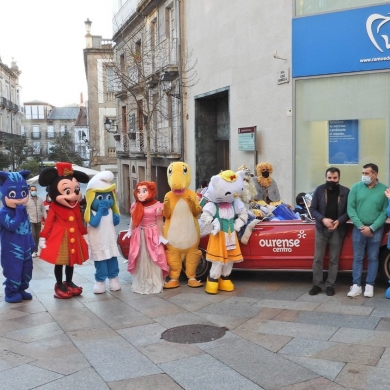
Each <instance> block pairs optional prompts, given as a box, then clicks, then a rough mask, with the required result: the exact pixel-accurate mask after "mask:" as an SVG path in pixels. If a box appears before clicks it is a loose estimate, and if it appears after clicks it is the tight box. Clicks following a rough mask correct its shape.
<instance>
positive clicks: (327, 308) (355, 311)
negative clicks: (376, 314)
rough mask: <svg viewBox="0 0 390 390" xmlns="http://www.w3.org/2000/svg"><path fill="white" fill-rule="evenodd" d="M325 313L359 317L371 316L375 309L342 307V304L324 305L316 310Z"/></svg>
mask: <svg viewBox="0 0 390 390" xmlns="http://www.w3.org/2000/svg"><path fill="white" fill-rule="evenodd" d="M315 310H316V311H320V312H323V313H334V314H344V315H357V316H369V315H370V314H371V313H372V311H373V308H372V307H366V306H350V305H342V304H340V303H328V302H327V303H322V304H321V305H319V306H318V307H317V308H316V309H315Z"/></svg>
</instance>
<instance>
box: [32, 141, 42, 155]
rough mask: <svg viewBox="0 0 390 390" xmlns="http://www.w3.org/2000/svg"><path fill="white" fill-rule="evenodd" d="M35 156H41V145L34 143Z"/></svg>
mask: <svg viewBox="0 0 390 390" xmlns="http://www.w3.org/2000/svg"><path fill="white" fill-rule="evenodd" d="M33 154H41V143H40V142H33Z"/></svg>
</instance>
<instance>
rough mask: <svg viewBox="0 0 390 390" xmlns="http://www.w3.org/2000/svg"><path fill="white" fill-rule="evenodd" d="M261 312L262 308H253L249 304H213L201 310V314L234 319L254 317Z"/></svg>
mask: <svg viewBox="0 0 390 390" xmlns="http://www.w3.org/2000/svg"><path fill="white" fill-rule="evenodd" d="M259 311H260V307H256V306H253V305H251V304H247V303H233V304H228V303H225V301H224V302H221V303H213V304H211V305H208V306H206V307H204V308H202V309H200V310H198V312H199V313H208V314H218V315H229V316H232V317H240V318H241V317H252V316H255V315H256V314H257V313H258V312H259Z"/></svg>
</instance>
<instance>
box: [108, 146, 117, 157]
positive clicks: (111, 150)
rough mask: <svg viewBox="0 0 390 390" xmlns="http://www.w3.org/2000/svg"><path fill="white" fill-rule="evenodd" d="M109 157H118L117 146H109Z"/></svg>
mask: <svg viewBox="0 0 390 390" xmlns="http://www.w3.org/2000/svg"><path fill="white" fill-rule="evenodd" d="M108 157H116V148H108Z"/></svg>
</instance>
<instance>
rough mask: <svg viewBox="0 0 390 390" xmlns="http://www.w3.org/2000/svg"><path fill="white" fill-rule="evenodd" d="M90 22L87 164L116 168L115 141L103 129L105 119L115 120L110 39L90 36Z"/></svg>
mask: <svg viewBox="0 0 390 390" xmlns="http://www.w3.org/2000/svg"><path fill="white" fill-rule="evenodd" d="M91 25H92V22H91V21H90V20H89V19H87V20H86V22H85V27H86V32H87V34H86V35H85V41H86V45H85V49H84V68H85V75H86V78H87V85H88V102H87V111H88V126H89V144H88V146H89V153H90V160H91V167H94V168H95V169H98V170H99V169H100V170H102V169H110V170H111V171H114V172H115V171H116V162H117V160H116V141H115V138H114V135H113V133H109V132H107V131H106V130H105V127H104V123H105V121H106V120H107V119H108V120H110V121H113V122H112V128H113V129H114V125H115V121H116V114H117V111H116V100H115V85H114V83H113V82H112V71H111V65H112V55H113V49H112V44H113V43H112V40H111V39H103V38H102V37H101V36H98V35H91Z"/></svg>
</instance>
